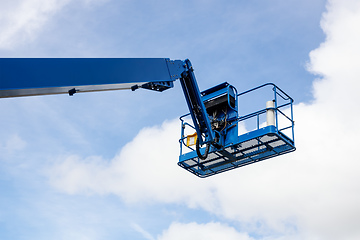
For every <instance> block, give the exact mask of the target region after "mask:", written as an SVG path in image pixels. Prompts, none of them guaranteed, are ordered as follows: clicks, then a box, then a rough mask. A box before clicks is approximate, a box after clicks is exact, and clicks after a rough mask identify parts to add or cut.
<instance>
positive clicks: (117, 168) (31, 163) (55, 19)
mask: <svg viewBox="0 0 360 240" xmlns="http://www.w3.org/2000/svg"><path fill="white" fill-rule="evenodd" d="M359 16H360V5H359V3H358V1H355V0H354V1H352V0H346V1H340V0H329V1H324V0H321V1H320V0H319V1H314V0H312V1H281V0H276V1H260V0H259V1H251V2H249V1H227V2H226V3H220V2H218V1H213V0H209V1H203V0H197V1H151V2H149V1H139V0H137V1H128V0H124V1H111V0H79V1H74V0H51V1H49V0H47V1H46V0H27V1H24V0H16V1H11V2H9V1H0V56H1V57H166V58H171V59H182V60H183V59H186V58H189V59H190V60H191V61H192V64H193V66H194V68H195V73H196V76H197V79H198V83H199V86H200V88H201V89H202V90H203V89H206V88H208V87H211V86H213V85H216V84H218V83H221V82H224V81H228V82H230V83H231V84H233V85H234V86H235V87H236V88H237V89H238V91H243V90H247V89H249V88H252V87H255V86H257V85H260V84H263V83H266V82H274V83H276V84H277V85H279V86H280V87H281V88H282V89H284V90H285V91H286V92H288V93H289V94H290V95H291V96H292V97H293V98H294V99H295V102H296V106H295V121H296V144H297V151H296V152H294V153H291V154H288V155H284V156H282V157H279V158H276V159H273V160H268V161H265V162H262V163H259V164H253V165H251V166H247V167H244V168H240V169H237V170H233V171H230V172H226V173H223V174H220V175H217V176H214V177H211V178H207V179H198V178H196V177H194V176H192V175H191V174H190V173H188V172H185V171H184V170H183V169H181V168H179V167H178V166H177V160H178V154H179V146H178V142H177V141H178V138H179V135H180V129H179V127H180V123H179V121H178V119H177V118H178V117H179V116H181V115H183V114H185V113H186V112H187V107H186V105H185V100H184V97H183V96H182V91H181V87H180V85H179V83H178V82H177V83H175V88H174V89H171V90H168V91H165V92H163V93H156V92H151V91H146V90H138V91H135V92H131V91H115V92H100V93H87V94H76V95H75V96H74V97H68V96H66V95H58V96H46V97H45V96H41V97H29V98H28V97H26V98H16V99H1V101H0V108H1V111H2V113H3V114H2V115H1V116H2V117H1V119H0V123H1V126H2V131H1V134H0V187H1V192H2V194H1V195H0V238H1V239H150V240H153V239H156V240H174V239H219V238H221V239H243V240H245V239H246V240H254V239H271V240H272V239H340V238H341V239H358V238H359V236H360V231H359V228H358V226H357V224H356V223H358V222H359V221H360V219H359V218H360V208H359V206H358V202H359V201H360V194H359V184H358V183H359V180H360V179H359V177H358V171H357V170H358V169H359V163H358V161H357V160H358V158H359V157H358V155H357V152H356V149H357V145H356V143H357V142H358V139H357V136H358V134H359V129H358V127H356V119H357V117H360V113H359V110H357V109H358V108H357V107H356V101H357V99H356V96H357V95H358V93H357V92H358V90H357V89H359V87H360V86H359V83H358V79H359V77H360V73H359V69H360V67H359V62H360V61H359V57H358V56H360V49H359V46H358V42H359V41H360V36H359V33H357V31H356V29H359V27H360V19H359ZM335 96H336V97H335ZM243 104H244V106H243V108H247V107H251V106H250V105H251V104H250V103H243ZM247 105H249V106H247ZM329 150H331V151H329Z"/></svg>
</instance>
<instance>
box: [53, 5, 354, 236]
mask: <svg viewBox="0 0 360 240" xmlns="http://www.w3.org/2000/svg"><path fill="white" fill-rule="evenodd" d="M327 9H328V10H327V13H326V14H324V16H323V20H322V23H321V26H322V27H323V29H324V31H325V33H326V34H327V39H326V41H325V42H324V43H322V44H321V46H320V47H319V48H318V49H316V50H314V51H312V52H311V54H310V63H309V69H310V70H311V71H312V72H314V73H316V74H319V75H320V76H321V77H322V78H321V79H318V80H317V81H315V83H314V97H315V100H314V102H313V103H311V104H302V103H300V104H298V105H296V106H295V121H296V144H297V151H296V152H294V153H292V154H288V155H284V156H282V157H278V158H276V159H272V160H267V161H265V162H262V163H258V164H253V165H251V166H247V167H244V168H241V169H237V170H233V171H230V172H227V173H223V174H220V175H218V176H214V177H211V178H207V179H198V178H196V177H194V176H192V175H191V174H190V173H187V172H186V171H184V170H183V169H181V168H179V167H178V166H177V165H176V162H177V159H178V152H179V151H178V137H179V131H180V130H179V127H180V126H179V125H180V124H179V123H178V122H177V121H170V122H165V123H164V124H163V125H162V126H160V127H159V126H156V127H152V128H145V129H142V130H141V131H140V132H139V134H138V135H137V136H136V137H135V138H134V140H133V141H131V142H130V143H128V144H127V145H126V146H125V147H124V148H123V149H122V150H121V152H120V153H119V154H118V155H117V156H116V157H115V158H114V159H112V160H111V161H106V160H104V159H102V158H100V157H92V158H85V159H84V158H81V157H79V156H70V157H69V156H67V157H65V160H64V159H60V160H59V161H58V162H57V163H56V164H55V166H54V167H53V168H51V169H50V170H49V172H51V177H50V181H51V183H52V184H53V185H54V186H56V187H57V188H58V189H60V190H62V191H65V192H68V193H71V194H75V193H83V192H86V193H93V194H94V193H98V194H108V193H114V194H117V195H119V196H121V197H122V198H124V199H125V200H126V201H129V202H139V201H140V202H143V201H158V202H165V203H169V202H170V203H185V204H187V206H189V207H201V208H203V209H205V210H207V211H209V212H211V213H215V214H218V215H221V216H223V217H226V218H227V219H232V220H236V221H239V222H240V223H242V225H243V226H246V229H247V231H248V232H256V233H257V234H258V235H260V236H264V237H265V236H267V237H268V238H275V236H280V237H278V239H280V238H281V237H283V238H284V239H294V238H295V237H294V236H296V237H297V238H299V239H359V237H360V230H359V228H358V226H357V223H358V222H360V207H359V204H358V203H359V202H360V185H359V182H360V175H359V172H358V171H359V169H360V161H359V155H358V151H357V149H358V142H359V141H358V136H359V135H360V128H359V127H358V124H357V122H358V119H359V118H360V108H359V106H358V105H359V104H358V103H357V101H358V95H359V94H358V91H359V89H360V82H359V79H360V66H359V64H360V59H359V58H360V57H359V56H360V47H359V46H360V45H359V44H358V43H359V42H360V33H359V31H357V29H360V3H359V2H358V1H355V0H354V1H351V0H347V1H343V0H336V1H335V0H331V1H330V2H329V4H328V7H327ZM280 87H281V86H280ZM181 229H182V230H181ZM186 229H189V232H192V231H193V232H194V234H200V235H199V237H198V238H200V239H201V238H205V237H207V236H203V235H201V234H207V233H206V232H207V231H205V230H209V232H213V233H214V236H217V235H216V234H217V233H220V232H222V233H229V236H236V237H237V238H236V239H239V237H242V238H243V239H250V238H249V237H248V236H247V235H246V234H245V235H241V234H240V233H237V232H236V231H235V230H234V229H232V228H229V227H226V226H223V225H221V224H217V223H209V224H205V225H199V224H196V223H192V224H179V223H174V224H173V225H171V226H170V228H169V229H168V230H167V231H165V232H164V233H163V235H162V236H161V237H160V239H180V238H176V234H175V232H181V234H184V235H181V234H180V233H179V234H180V235H179V236H183V238H182V239H184V238H185V237H186V236H185V235H186V234H187V231H186ZM211 230H213V231H211ZM217 230H218V231H217ZM231 234H233V235H231ZM239 234H240V235H241V236H240V235H239ZM192 236H193V235H192ZM211 236H212V235H209V237H211ZM218 238H219V237H218ZM218 238H217V239H218ZM229 239H235V238H231V237H229ZM240 239H241V238H240ZM265 239H267V238H265Z"/></svg>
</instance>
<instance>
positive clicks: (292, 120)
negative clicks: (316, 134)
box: [290, 98, 295, 142]
mask: <svg viewBox="0 0 360 240" xmlns="http://www.w3.org/2000/svg"><path fill="white" fill-rule="evenodd" d="M290 102H291V104H290V109H291V126H292V128H291V129H292V140H293V142H295V133H294V125H295V123H294V116H293V114H294V113H293V100H292V99H291V98H290Z"/></svg>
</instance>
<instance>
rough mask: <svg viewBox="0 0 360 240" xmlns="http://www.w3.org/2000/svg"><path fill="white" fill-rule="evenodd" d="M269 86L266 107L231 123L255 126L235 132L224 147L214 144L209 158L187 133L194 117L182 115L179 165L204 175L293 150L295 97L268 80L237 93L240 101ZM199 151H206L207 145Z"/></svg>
mask: <svg viewBox="0 0 360 240" xmlns="http://www.w3.org/2000/svg"><path fill="white" fill-rule="evenodd" d="M269 87H270V88H271V90H272V94H271V95H272V98H273V99H272V100H271V101H268V102H264V104H263V106H264V108H262V109H261V108H260V109H258V110H256V111H253V112H251V113H249V114H246V115H243V116H240V117H238V118H237V120H236V121H234V122H233V123H232V124H233V125H234V126H233V128H234V127H235V128H238V127H239V125H240V126H244V125H245V127H246V128H248V127H247V124H248V122H249V121H250V122H255V128H254V129H253V130H251V131H246V132H244V133H241V134H240V135H238V133H237V131H236V136H235V137H232V139H231V142H228V143H226V144H225V145H224V146H222V147H221V148H216V147H214V146H211V147H210V150H209V153H208V155H207V157H206V159H201V158H200V157H198V154H197V153H196V150H195V149H193V148H192V147H191V145H189V144H188V141H187V140H188V139H190V138H191V137H193V136H185V129H186V128H188V127H190V128H194V127H193V126H192V124H191V120H190V121H187V119H188V118H187V116H188V115H184V116H182V117H181V118H180V120H181V124H182V128H181V129H182V133H181V139H180V140H179V141H180V157H179V162H178V165H179V166H180V167H182V168H184V169H186V170H187V171H189V172H191V173H193V174H195V175H197V176H199V177H202V178H204V177H208V176H211V175H214V174H218V173H221V172H225V171H228V170H231V169H234V168H238V167H242V166H245V165H249V164H252V163H256V162H259V161H262V160H265V159H269V158H272V157H275V156H279V155H282V154H285V153H289V152H292V151H294V150H295V144H294V121H293V99H292V98H291V97H290V96H288V95H287V94H286V93H285V92H283V91H282V90H281V89H279V88H278V87H277V86H276V85H275V84H272V83H267V84H264V85H261V86H259V87H256V88H253V89H251V90H248V91H246V92H243V93H240V94H237V98H239V99H240V100H241V98H242V97H243V96H245V95H252V94H254V93H256V92H257V91H260V90H263V89H266V90H268V88H269ZM255 97H256V95H255ZM240 102H241V101H240ZM241 103H242V104H245V103H244V102H241ZM265 106H266V107H265ZM262 121H263V122H262ZM200 151H202V152H204V151H205V148H202V149H200Z"/></svg>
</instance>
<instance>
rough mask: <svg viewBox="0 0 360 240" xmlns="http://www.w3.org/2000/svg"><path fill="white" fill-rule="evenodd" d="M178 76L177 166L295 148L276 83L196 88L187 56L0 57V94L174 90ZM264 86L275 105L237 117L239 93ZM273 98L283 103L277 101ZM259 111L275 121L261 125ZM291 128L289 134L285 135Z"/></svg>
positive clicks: (227, 163)
mask: <svg viewBox="0 0 360 240" xmlns="http://www.w3.org/2000/svg"><path fill="white" fill-rule="evenodd" d="M177 79H179V80H180V83H181V86H182V89H183V92H184V96H185V100H186V103H187V105H188V108H189V112H190V113H189V114H188V115H189V116H190V118H191V122H187V121H186V120H184V119H185V117H186V116H187V115H184V116H183V117H181V118H180V119H181V122H182V133H181V138H180V157H179V162H178V165H179V166H181V167H183V168H184V169H186V170H188V171H189V172H191V173H194V174H195V175H197V176H199V177H207V176H211V175H214V174H217V173H220V172H224V171H227V170H230V169H233V168H237V167H241V166H244V165H248V164H251V163H254V162H257V161H261V160H264V159H268V158H271V157H274V156H278V155H281V154H284V153H288V152H291V151H294V150H295V145H294V131H293V129H294V121H293V114H292V103H293V100H292V99H291V97H289V96H288V95H287V94H286V93H285V92H283V91H282V90H281V89H279V88H278V87H277V86H275V85H274V84H265V85H263V86H260V87H257V88H255V89H251V90H249V91H246V92H244V93H241V94H237V90H236V88H235V87H233V86H231V85H230V84H228V83H226V82H225V83H222V84H219V85H217V86H215V87H212V88H210V89H207V90H205V91H203V92H200V90H199V87H198V84H197V81H196V78H195V74H194V70H193V67H192V65H191V62H190V61H189V60H188V59H187V60H184V61H182V60H170V59H168V58H0V98H9V97H22V96H37V95H49V94H63V93H67V94H69V95H70V96H72V95H74V94H75V93H77V92H92V91H106V90H120V89H131V90H133V91H134V90H136V89H138V88H144V89H149V90H154V91H160V92H162V91H164V90H167V89H169V88H172V87H173V86H174V84H173V82H174V81H175V80H177ZM265 86H272V90H273V92H274V100H273V103H274V104H273V105H271V104H270V107H267V108H266V109H262V110H259V111H257V112H254V113H251V114H248V115H244V116H241V117H239V114H238V97H239V96H241V95H243V94H247V93H249V92H252V91H255V90H257V89H259V88H262V87H265ZM277 98H282V99H283V100H284V101H285V103H284V104H281V105H278V104H277V102H278V101H277ZM284 107H290V109H291V116H290V117H289V116H287V115H285V114H284V112H283V111H282V110H281V108H284ZM263 114H268V115H269V116H273V118H274V119H273V120H271V121H270V122H271V123H270V124H268V126H266V127H261V128H260V124H259V116H260V115H263ZM279 115H284V116H285V117H286V119H287V120H288V121H289V123H290V124H289V126H286V127H283V128H280V127H279V124H278V116H279ZM253 117H257V119H258V124H257V125H258V127H257V129H255V130H253V131H250V132H247V133H246V134H242V135H240V136H238V124H239V122H241V121H243V120H247V119H249V118H253ZM270 118H271V117H270ZM186 127H190V128H192V129H194V131H195V132H196V134H195V135H191V136H192V137H194V138H195V140H194V143H193V144H189V138H190V137H191V136H185V128H186ZM289 129H290V130H291V132H292V133H291V136H288V135H286V134H285V133H284V131H285V130H289ZM192 145H196V147H195V149H193V148H192ZM203 145H205V146H204V147H202V146H203ZM184 149H188V150H187V151H184Z"/></svg>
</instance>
